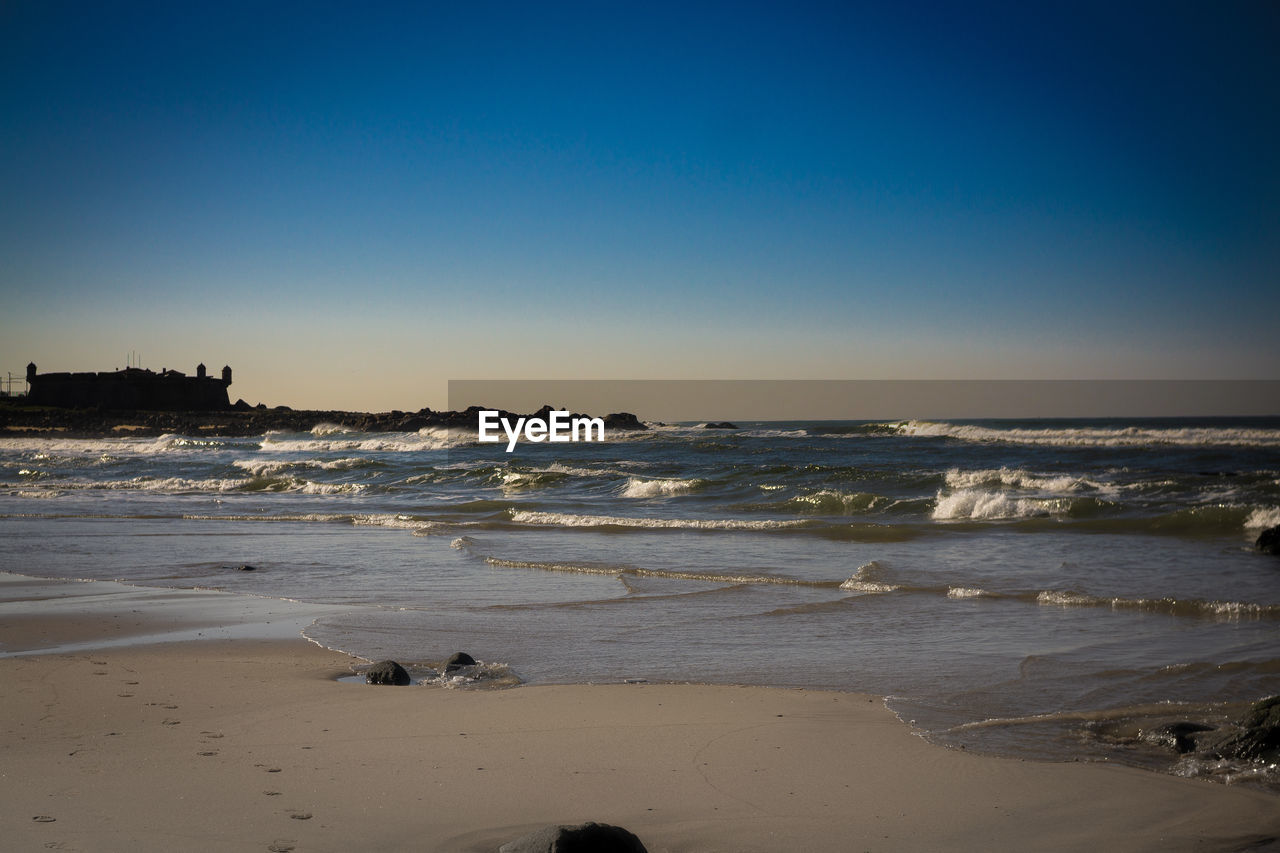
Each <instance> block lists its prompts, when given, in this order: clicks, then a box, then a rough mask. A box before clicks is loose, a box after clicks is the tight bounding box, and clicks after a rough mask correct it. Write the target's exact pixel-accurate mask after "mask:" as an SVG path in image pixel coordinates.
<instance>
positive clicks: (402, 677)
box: [364, 660, 409, 687]
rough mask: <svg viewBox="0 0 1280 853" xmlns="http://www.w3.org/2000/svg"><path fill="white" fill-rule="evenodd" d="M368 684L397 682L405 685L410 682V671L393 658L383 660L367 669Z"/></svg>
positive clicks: (365, 676)
mask: <svg viewBox="0 0 1280 853" xmlns="http://www.w3.org/2000/svg"><path fill="white" fill-rule="evenodd" d="M364 681H365V683H366V684H395V685H397V686H401V687H403V686H404V685H406V684H408V683H409V673H407V672H405V670H404V667H402V666H401V665H400V664H398V663H396V662H395V661H393V660H381V661H378V662H377V663H375V664H374V665H373V666H371V667H369V668H368V669H367V670H365V673H364Z"/></svg>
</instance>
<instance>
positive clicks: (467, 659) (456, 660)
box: [444, 652, 476, 675]
mask: <svg viewBox="0 0 1280 853" xmlns="http://www.w3.org/2000/svg"><path fill="white" fill-rule="evenodd" d="M475 665H476V659H475V658H473V657H472V656H471V655H469V654H467V653H466V652H454V653H453V654H452V655H450V656H449V659H448V660H447V661H445V662H444V671H445V674H446V675H447V674H448V673H450V672H456V671H457V670H460V669H462V668H463V667H464V666H475Z"/></svg>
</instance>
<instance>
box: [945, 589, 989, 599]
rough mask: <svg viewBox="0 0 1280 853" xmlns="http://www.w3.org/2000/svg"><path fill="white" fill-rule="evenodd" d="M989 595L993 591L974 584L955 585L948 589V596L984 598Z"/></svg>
mask: <svg viewBox="0 0 1280 853" xmlns="http://www.w3.org/2000/svg"><path fill="white" fill-rule="evenodd" d="M989 595H991V593H989V592H987V591H986V590H985V589H979V588H977V587H972V586H953V587H951V588H950V589H948V590H947V598H982V597H984V596H989Z"/></svg>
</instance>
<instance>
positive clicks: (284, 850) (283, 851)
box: [267, 838, 297, 853]
mask: <svg viewBox="0 0 1280 853" xmlns="http://www.w3.org/2000/svg"><path fill="white" fill-rule="evenodd" d="M296 846H297V842H296V841H294V840H293V839H292V838H277V839H276V840H275V841H272V842H271V843H270V844H268V845H267V849H268V850H270V851H271V853H289V851H291V850H293V848H294V847H296Z"/></svg>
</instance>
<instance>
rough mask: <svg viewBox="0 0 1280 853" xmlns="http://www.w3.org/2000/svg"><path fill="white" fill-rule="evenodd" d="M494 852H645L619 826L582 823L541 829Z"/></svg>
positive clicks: (638, 841)
mask: <svg viewBox="0 0 1280 853" xmlns="http://www.w3.org/2000/svg"><path fill="white" fill-rule="evenodd" d="M498 853H647V851H646V850H645V849H644V845H643V844H641V843H640V839H639V838H636V837H635V835H633V834H632V833H630V832H628V831H627V830H625V829H623V828H622V827H620V826H613V825H611V824H607V823H584V824H581V825H579V826H544V827H543V828H542V829H539V830H537V831H535V832H531V833H529V834H528V835H525V836H523V837H521V838H517V839H516V840H515V841H510V842H508V843H506V844H504V845H502V846H501V847H499V848H498Z"/></svg>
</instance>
